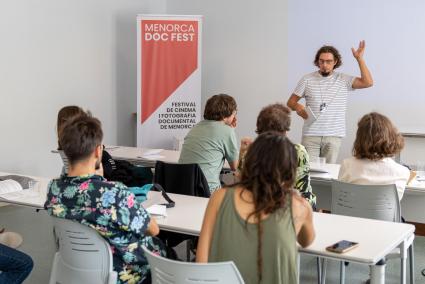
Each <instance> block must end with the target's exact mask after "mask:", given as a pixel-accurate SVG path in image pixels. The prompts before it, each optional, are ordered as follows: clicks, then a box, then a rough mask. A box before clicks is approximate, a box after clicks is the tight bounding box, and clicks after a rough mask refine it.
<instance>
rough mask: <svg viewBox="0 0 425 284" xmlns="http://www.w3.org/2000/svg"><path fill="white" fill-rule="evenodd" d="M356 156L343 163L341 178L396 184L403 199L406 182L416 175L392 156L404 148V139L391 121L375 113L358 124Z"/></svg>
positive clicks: (354, 153) (345, 180)
mask: <svg viewBox="0 0 425 284" xmlns="http://www.w3.org/2000/svg"><path fill="white" fill-rule="evenodd" d="M357 126H358V129H357V134H356V140H355V141H354V146H353V157H350V158H348V159H345V160H344V161H343V162H342V164H341V169H340V171H339V177H338V179H339V180H340V181H343V182H348V183H354V184H365V185H366V184H395V185H396V187H397V192H398V198H399V199H400V200H401V199H402V198H403V193H404V189H405V187H406V184H407V183H408V182H409V181H410V180H411V179H412V178H413V177H414V176H415V173H414V172H411V171H409V169H408V168H407V167H405V166H402V165H400V164H398V163H397V162H395V161H394V160H393V159H392V157H394V156H395V155H396V154H397V153H400V151H401V150H402V149H403V146H404V140H403V137H402V136H401V134H400V133H399V132H398V131H397V129H396V128H395V126H394V125H393V124H392V123H391V121H390V120H389V119H388V118H387V117H386V116H384V115H382V114H379V113H377V112H372V113H369V114H366V115H365V116H363V117H362V118H361V119H360V121H359V123H358V124H357Z"/></svg>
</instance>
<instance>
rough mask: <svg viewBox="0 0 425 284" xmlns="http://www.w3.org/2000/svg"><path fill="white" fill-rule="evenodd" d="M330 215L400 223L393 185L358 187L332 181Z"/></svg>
mask: <svg viewBox="0 0 425 284" xmlns="http://www.w3.org/2000/svg"><path fill="white" fill-rule="evenodd" d="M331 212H332V214H338V215H346V216H353V217H360V218H369V219H377V220H383V221H391V222H400V221H401V213H400V201H399V199H398V193H397V188H396V186H395V184H387V185H358V184H351V183H345V182H341V181H338V180H333V181H332V207H331Z"/></svg>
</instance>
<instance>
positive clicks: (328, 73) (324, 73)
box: [320, 71, 331, 77]
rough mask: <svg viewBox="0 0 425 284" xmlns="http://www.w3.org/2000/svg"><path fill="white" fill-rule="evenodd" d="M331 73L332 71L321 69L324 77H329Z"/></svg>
mask: <svg viewBox="0 0 425 284" xmlns="http://www.w3.org/2000/svg"><path fill="white" fill-rule="evenodd" d="M330 74H331V72H323V71H320V75H322V76H323V77H328V76H329V75H330Z"/></svg>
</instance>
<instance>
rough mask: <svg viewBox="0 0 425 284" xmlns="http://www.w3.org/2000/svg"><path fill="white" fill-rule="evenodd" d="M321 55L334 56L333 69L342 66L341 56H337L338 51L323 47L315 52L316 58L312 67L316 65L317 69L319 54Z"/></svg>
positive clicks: (333, 48) (329, 46) (330, 47)
mask: <svg viewBox="0 0 425 284" xmlns="http://www.w3.org/2000/svg"><path fill="white" fill-rule="evenodd" d="M322 53H332V55H333V56H334V59H335V60H336V64H335V66H334V69H336V68H338V67H339V66H341V65H342V57H341V54H339V51H338V49H336V48H335V47H333V46H331V45H324V46H322V47H321V48H319V50H318V51H317V52H316V56H315V57H314V65H316V66H317V67H319V57H320V54H322Z"/></svg>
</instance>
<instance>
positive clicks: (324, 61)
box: [319, 59, 335, 65]
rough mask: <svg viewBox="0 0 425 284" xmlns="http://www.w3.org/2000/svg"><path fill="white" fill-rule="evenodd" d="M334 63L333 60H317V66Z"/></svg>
mask: <svg viewBox="0 0 425 284" xmlns="http://www.w3.org/2000/svg"><path fill="white" fill-rule="evenodd" d="M334 62H335V60H333V59H329V60H323V59H319V64H320V65H323V64H325V63H326V64H333V63H334Z"/></svg>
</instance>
